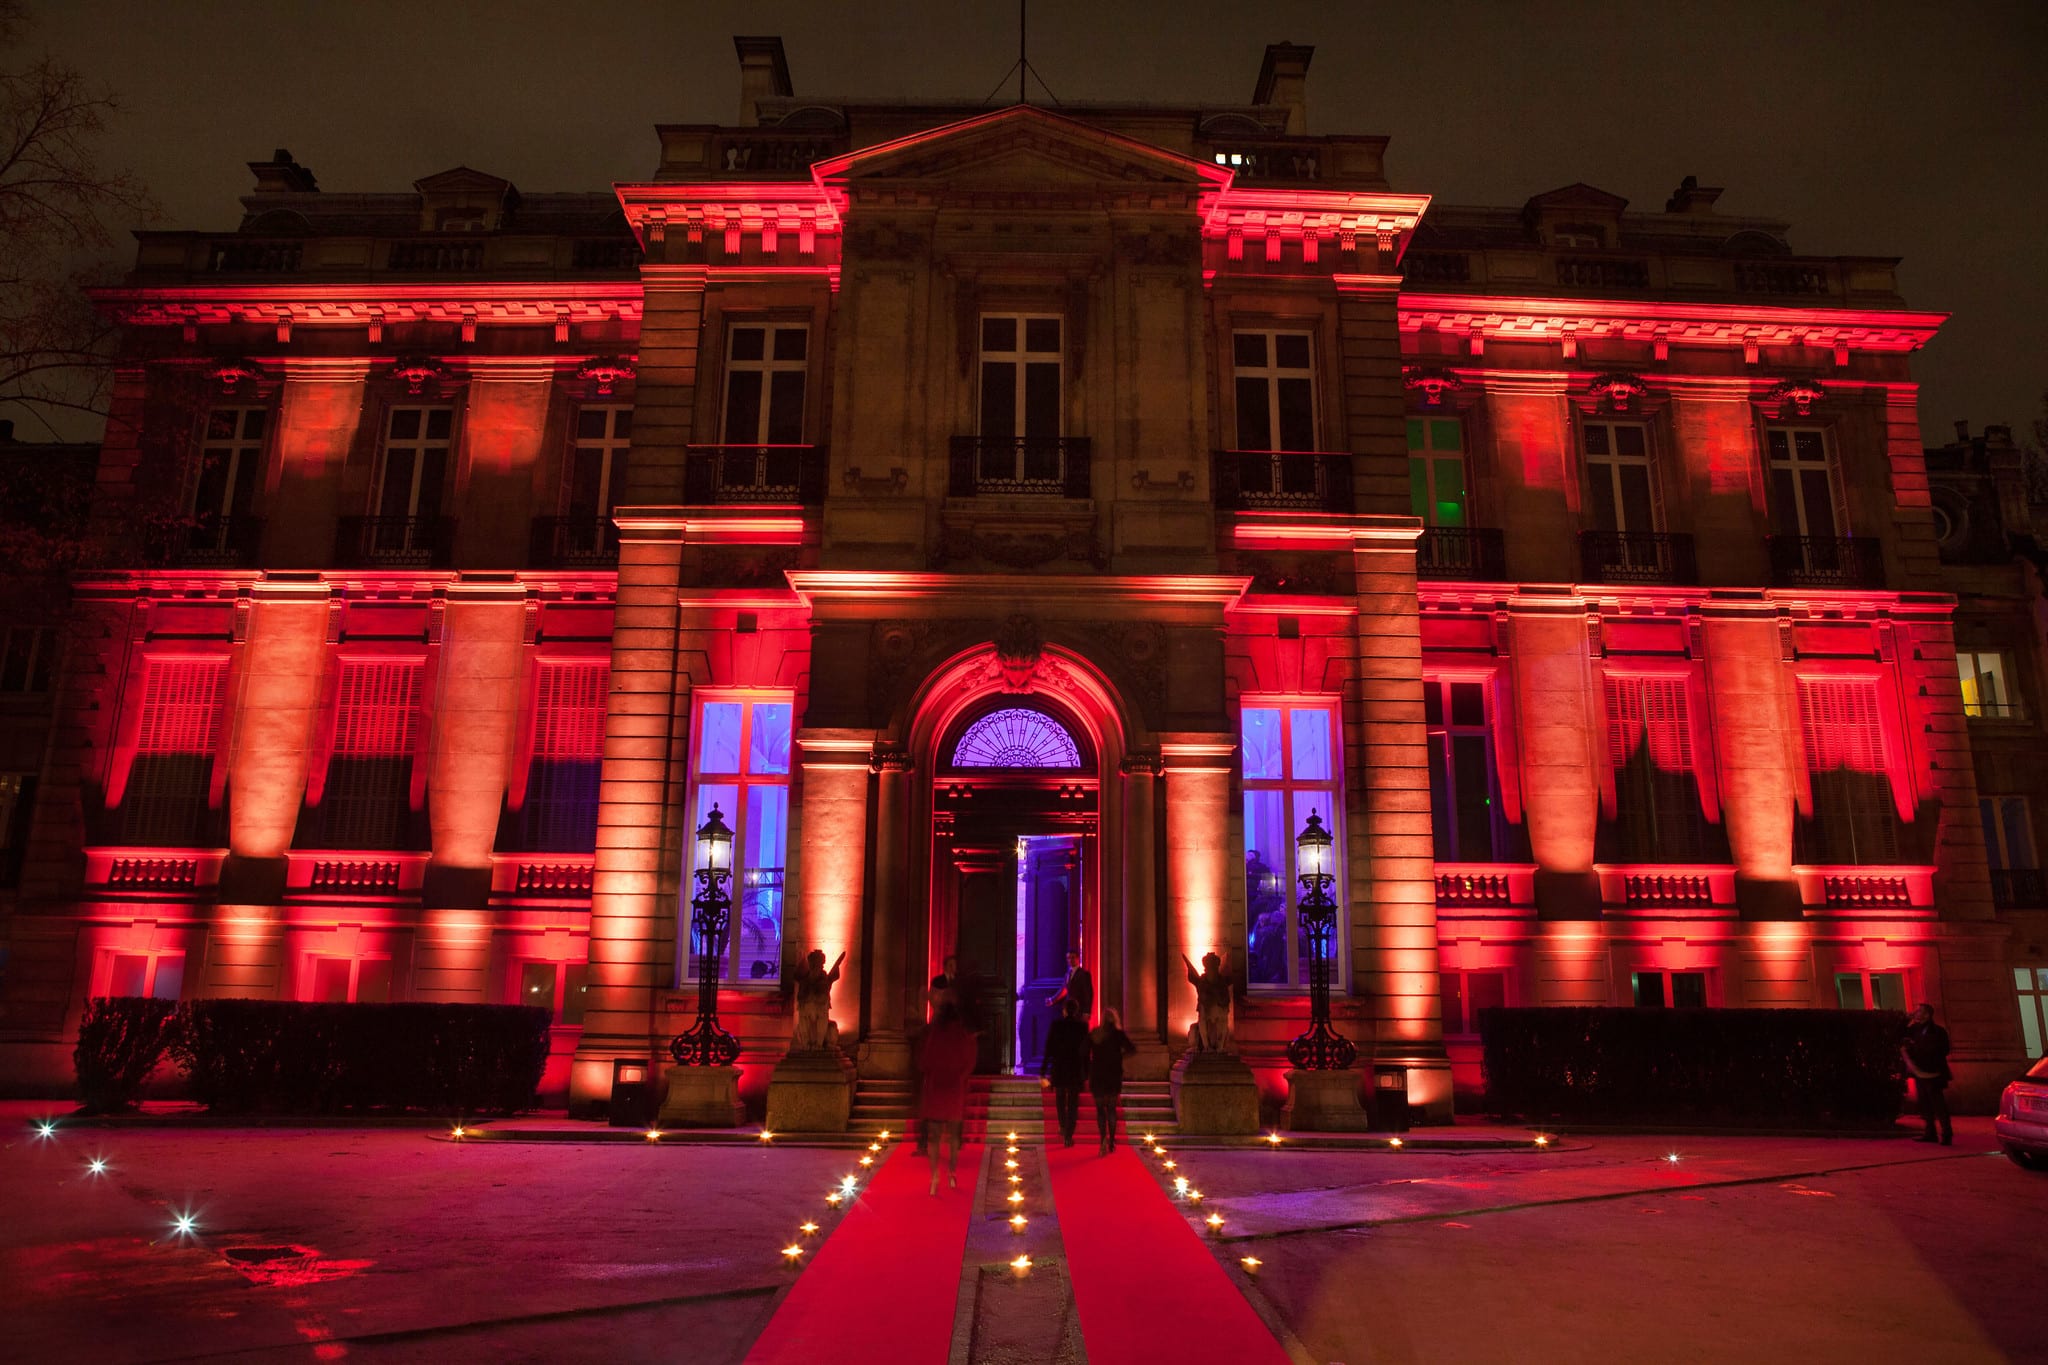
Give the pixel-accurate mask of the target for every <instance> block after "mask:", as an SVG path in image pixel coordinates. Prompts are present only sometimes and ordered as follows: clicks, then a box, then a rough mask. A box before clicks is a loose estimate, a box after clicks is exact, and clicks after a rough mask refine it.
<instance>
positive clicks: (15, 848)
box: [0, 773, 36, 887]
mask: <svg viewBox="0 0 2048 1365" xmlns="http://www.w3.org/2000/svg"><path fill="white" fill-rule="evenodd" d="M35 804H36V778H35V774H34V773H0V887H9V886H17V885H19V884H20V882H21V864H22V859H23V857H24V856H25V855H26V854H27V852H28V822H29V817H30V815H31V813H32V812H33V811H34V810H35Z"/></svg>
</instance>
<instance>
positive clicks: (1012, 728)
mask: <svg viewBox="0 0 2048 1365" xmlns="http://www.w3.org/2000/svg"><path fill="white" fill-rule="evenodd" d="M953 766H954V767H956V768H1068V769H1072V768H1078V767H1080V766H1081V746H1080V745H1078V744H1076V743H1075V742H1074V737H1073V735H1071V734H1069V733H1068V731H1067V728H1066V727H1065V726H1063V725H1061V724H1060V723H1059V722H1058V721H1056V720H1054V719H1053V718H1052V717H1051V716H1048V715H1047V714H1045V712H1043V711H1033V710H1031V709H1029V708H1027V707H1023V706H1011V707H1005V708H1004V709H1003V710H1001V711H991V712H989V713H988V714H987V715H985V716H983V717H982V718H981V719H980V720H977V721H976V722H974V724H972V725H970V726H968V727H967V732H966V733H965V734H963V735H961V736H960V742H959V743H958V744H955V745H954V746H953Z"/></svg>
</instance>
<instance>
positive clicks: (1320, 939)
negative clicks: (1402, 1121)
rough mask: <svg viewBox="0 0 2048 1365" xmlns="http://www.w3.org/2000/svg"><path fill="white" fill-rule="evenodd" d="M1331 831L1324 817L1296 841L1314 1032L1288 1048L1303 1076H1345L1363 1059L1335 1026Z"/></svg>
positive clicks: (1312, 815) (1313, 817)
mask: <svg viewBox="0 0 2048 1365" xmlns="http://www.w3.org/2000/svg"><path fill="white" fill-rule="evenodd" d="M1332 843H1333V840H1332V839H1331V838H1330V831H1329V830H1327V829H1325V828H1324V827H1323V822H1322V819H1321V817H1320V816H1318V815H1317V814H1316V812H1314V811H1310V812H1309V813H1308V823H1307V824H1306V825H1303V826H1302V827H1301V833H1300V834H1299V835H1297V836H1296V837H1295V840H1294V856H1295V867H1296V869H1297V870H1298V872H1299V880H1300V882H1301V901H1300V904H1299V905H1298V907H1297V910H1298V913H1299V914H1300V916H1301V936H1302V937H1303V938H1304V939H1306V940H1307V941H1308V952H1309V959H1308V961H1309V967H1308V1002H1309V1015H1308V1032H1306V1033H1304V1034H1302V1035H1301V1036H1300V1037H1299V1038H1296V1039H1295V1040H1294V1041H1293V1042H1291V1043H1289V1044H1288V1045H1287V1060H1288V1063H1289V1064H1290V1065H1292V1066H1293V1067H1294V1068H1295V1069H1296V1070H1297V1071H1341V1070H1343V1069H1344V1068H1346V1067H1348V1066H1350V1065H1351V1064H1352V1063H1353V1062H1355V1061H1357V1060H1358V1049H1357V1048H1355V1047H1353V1046H1352V1045H1351V1040H1350V1039H1349V1038H1346V1037H1345V1036H1344V1035H1343V1034H1341V1033H1339V1032H1337V1030H1336V1029H1335V1028H1333V1027H1332V1026H1331V1024H1330V964H1331V963H1332V962H1333V961H1334V960H1335V959H1336V956H1337V902H1336V899H1335V898H1334V897H1332V896H1331V894H1330V888H1331V886H1333V885H1334V884H1335V883H1336V880H1337V878H1336V875H1335V874H1334V873H1333V872H1332V871H1331V866H1332V859H1331V856H1330V854H1331V845H1332Z"/></svg>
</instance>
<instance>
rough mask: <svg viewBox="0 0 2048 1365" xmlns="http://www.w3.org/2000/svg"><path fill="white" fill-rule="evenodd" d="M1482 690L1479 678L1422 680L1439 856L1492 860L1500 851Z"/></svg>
mask: <svg viewBox="0 0 2048 1365" xmlns="http://www.w3.org/2000/svg"><path fill="white" fill-rule="evenodd" d="M1486 693H1487V686H1486V684H1485V683H1484V682H1482V681H1479V680H1477V679H1460V678H1426V679H1424V680H1423V684H1422V702H1423V719H1424V721H1425V723H1426V724H1427V726H1428V730H1429V807H1430V828H1431V831H1432V832H1433V834H1434V835H1435V838H1436V857H1437V861H1439V862H1445V863H1491V862H1497V861H1499V860H1500V859H1501V858H1502V856H1503V853H1502V846H1503V844H1504V843H1505V840H1504V839H1503V838H1502V830H1501V828H1500V815H1501V806H1500V780H1499V774H1498V772H1497V771H1496V769H1495V767H1494V750H1493V727H1492V724H1491V721H1492V716H1491V715H1490V713H1489V708H1488V705H1487V695H1486Z"/></svg>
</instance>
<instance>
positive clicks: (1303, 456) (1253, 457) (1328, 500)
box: [1214, 450, 1352, 512]
mask: <svg viewBox="0 0 2048 1365" xmlns="http://www.w3.org/2000/svg"><path fill="white" fill-rule="evenodd" d="M1214 467H1215V490H1216V506H1217V508H1218V509H1219V510H1221V511H1225V512H1239V511H1261V510H1266V509H1274V510H1284V509H1287V508H1295V509H1299V510H1303V511H1311V512H1349V511H1351V509H1352V490H1351V456H1350V455H1349V454H1347V453H1345V452H1343V451H1327V450H1219V451H1217V452H1216V457H1215V466H1214Z"/></svg>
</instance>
